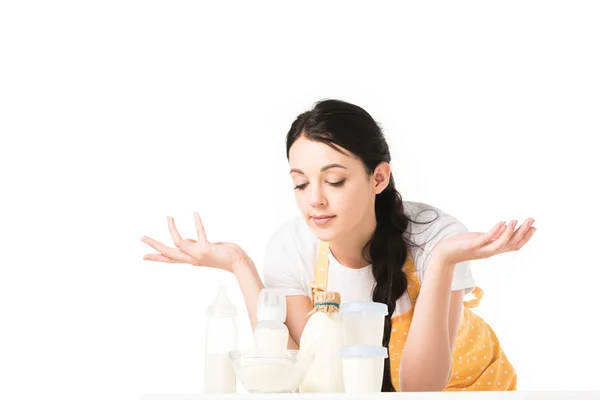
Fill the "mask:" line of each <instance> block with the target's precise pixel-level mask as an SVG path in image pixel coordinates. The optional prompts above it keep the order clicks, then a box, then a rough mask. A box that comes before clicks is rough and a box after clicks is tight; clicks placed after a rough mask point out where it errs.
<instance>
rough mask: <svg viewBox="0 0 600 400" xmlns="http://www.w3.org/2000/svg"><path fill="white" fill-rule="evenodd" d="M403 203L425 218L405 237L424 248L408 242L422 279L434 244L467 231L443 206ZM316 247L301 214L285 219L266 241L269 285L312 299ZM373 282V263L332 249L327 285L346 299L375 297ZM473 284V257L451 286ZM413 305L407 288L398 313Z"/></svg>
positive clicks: (316, 241)
mask: <svg viewBox="0 0 600 400" xmlns="http://www.w3.org/2000/svg"><path fill="white" fill-rule="evenodd" d="M403 204H404V211H405V213H406V214H407V215H408V217H409V218H410V219H412V220H414V221H417V222H421V223H418V224H417V223H412V222H409V225H408V228H407V230H406V232H405V236H406V237H407V238H408V239H410V240H411V241H412V242H413V243H416V244H419V245H421V247H423V249H421V248H419V247H416V246H410V245H409V247H408V250H409V253H410V255H411V257H412V259H413V262H414V264H415V268H416V270H417V278H418V279H419V282H420V283H421V284H422V283H423V281H424V279H425V274H426V270H427V263H428V261H429V255H430V253H431V250H432V249H433V248H434V247H435V245H436V244H437V243H438V242H439V241H440V240H442V239H444V238H446V237H448V236H451V235H453V234H456V233H461V232H468V230H467V228H466V227H465V225H463V224H462V223H461V222H460V221H459V220H457V219H456V218H454V217H453V216H451V215H449V214H447V213H445V212H443V211H442V210H440V209H439V208H436V207H433V206H430V205H427V204H424V203H418V202H409V201H403ZM436 217H437V218H436ZM432 220H433V222H431V221H432ZM423 223H426V224H423ZM318 247H319V239H318V238H317V237H316V236H315V234H314V233H313V232H312V231H311V230H310V228H309V227H308V225H307V224H306V222H305V221H304V219H303V218H302V217H300V216H298V217H296V218H293V219H291V220H289V221H287V222H285V223H284V224H283V225H282V226H281V227H280V228H279V229H278V230H277V231H276V232H275V233H274V234H273V235H272V237H271V239H270V241H269V243H268V245H267V250H266V254H265V267H264V273H263V276H264V283H265V286H266V287H275V288H279V289H280V290H282V291H283V292H284V293H285V295H287V296H298V295H300V296H302V295H304V296H307V297H309V298H311V299H312V289H311V288H310V287H309V283H311V282H313V281H314V268H315V262H316V259H317V251H318ZM398 268H401V266H398ZM374 285H375V280H374V278H373V274H372V272H371V266H370V265H369V266H366V267H364V268H360V269H353V268H347V267H345V266H343V265H341V264H340V263H339V262H338V261H337V260H336V258H335V257H334V256H333V255H332V254H331V252H330V253H329V275H328V278H327V290H329V291H335V292H338V293H340V297H341V299H342V302H349V301H372V290H373V287H374ZM474 287H475V280H474V279H473V276H472V274H471V267H470V264H469V262H463V263H459V264H457V265H456V267H455V269H454V277H453V280H452V290H460V289H465V293H469V292H470V291H471V290H473V288H474ZM410 305H411V302H410V297H409V295H408V292H405V293H404V294H403V295H402V296H401V297H400V299H398V303H397V304H396V310H395V312H394V315H396V314H401V313H404V312H406V311H408V310H409V309H410Z"/></svg>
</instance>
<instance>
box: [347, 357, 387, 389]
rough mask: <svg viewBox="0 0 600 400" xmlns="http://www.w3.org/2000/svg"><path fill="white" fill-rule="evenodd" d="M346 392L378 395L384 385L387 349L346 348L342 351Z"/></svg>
mask: <svg viewBox="0 0 600 400" xmlns="http://www.w3.org/2000/svg"><path fill="white" fill-rule="evenodd" d="M341 355H342V371H343V377H344V391H345V392H346V393H355V394H356V393H378V392H381V385H382V383H383V368H384V362H385V359H386V358H387V349H386V348H385V347H382V346H344V347H342V349H341Z"/></svg>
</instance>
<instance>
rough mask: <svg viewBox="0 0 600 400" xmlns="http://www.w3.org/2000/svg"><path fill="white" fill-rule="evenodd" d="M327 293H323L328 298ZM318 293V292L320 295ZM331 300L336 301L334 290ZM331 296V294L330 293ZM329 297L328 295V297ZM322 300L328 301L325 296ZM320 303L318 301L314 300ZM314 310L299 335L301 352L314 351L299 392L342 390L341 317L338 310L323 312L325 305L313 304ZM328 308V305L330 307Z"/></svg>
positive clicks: (335, 391)
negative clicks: (315, 305) (322, 306)
mask: <svg viewBox="0 0 600 400" xmlns="http://www.w3.org/2000/svg"><path fill="white" fill-rule="evenodd" d="M328 293H333V292H324V293H323V294H322V295H323V296H325V297H327V296H328ZM320 295H321V293H319V294H317V296H320ZM335 295H336V297H334V300H333V302H339V294H337V293H335ZM331 296H333V295H331ZM331 296H330V297H331ZM324 301H331V300H330V299H328V298H325V299H324ZM315 303H316V304H319V302H318V301H315ZM316 309H317V310H316V312H315V313H314V314H312V315H311V316H310V318H309V319H308V322H307V323H306V326H305V327H304V331H303V332H302V336H301V337H300V351H303V352H311V353H314V355H315V359H314V361H313V362H312V364H311V366H310V368H309V369H308V372H307V373H306V375H305V377H304V380H303V381H302V383H301V384H300V392H307V393H308V392H312V393H343V392H344V379H343V376H342V359H341V356H340V348H341V346H342V319H341V316H340V314H339V312H337V308H336V307H334V308H333V309H334V310H335V311H333V312H330V313H329V315H328V314H327V313H326V312H323V310H325V308H323V309H321V308H320V307H318V306H317V307H316ZM329 310H330V311H331V307H330V308H329Z"/></svg>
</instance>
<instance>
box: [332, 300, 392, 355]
mask: <svg viewBox="0 0 600 400" xmlns="http://www.w3.org/2000/svg"><path fill="white" fill-rule="evenodd" d="M340 313H341V314H342V317H343V336H344V345H346V346H351V345H361V346H363V345H368V346H381V342H382V341H383V327H384V324H385V316H386V315H387V314H388V307H387V305H385V304H383V303H375V302H370V301H365V302H358V301H357V302H350V303H343V304H342V305H341V306H340Z"/></svg>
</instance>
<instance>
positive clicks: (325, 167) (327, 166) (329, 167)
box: [290, 164, 348, 175]
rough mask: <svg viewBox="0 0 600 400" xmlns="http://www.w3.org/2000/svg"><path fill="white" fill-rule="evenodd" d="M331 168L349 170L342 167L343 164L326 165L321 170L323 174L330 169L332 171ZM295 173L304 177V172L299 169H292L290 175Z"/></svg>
mask: <svg viewBox="0 0 600 400" xmlns="http://www.w3.org/2000/svg"><path fill="white" fill-rule="evenodd" d="M331 168H343V169H348V168H346V167H344V166H343V165H341V164H327V165H325V166H323V167H322V168H321V172H324V171H327V170H328V169H331ZM293 172H295V173H297V174H300V175H304V172H303V171H302V170H301V169H298V168H292V169H291V170H290V174H291V173H293Z"/></svg>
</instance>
